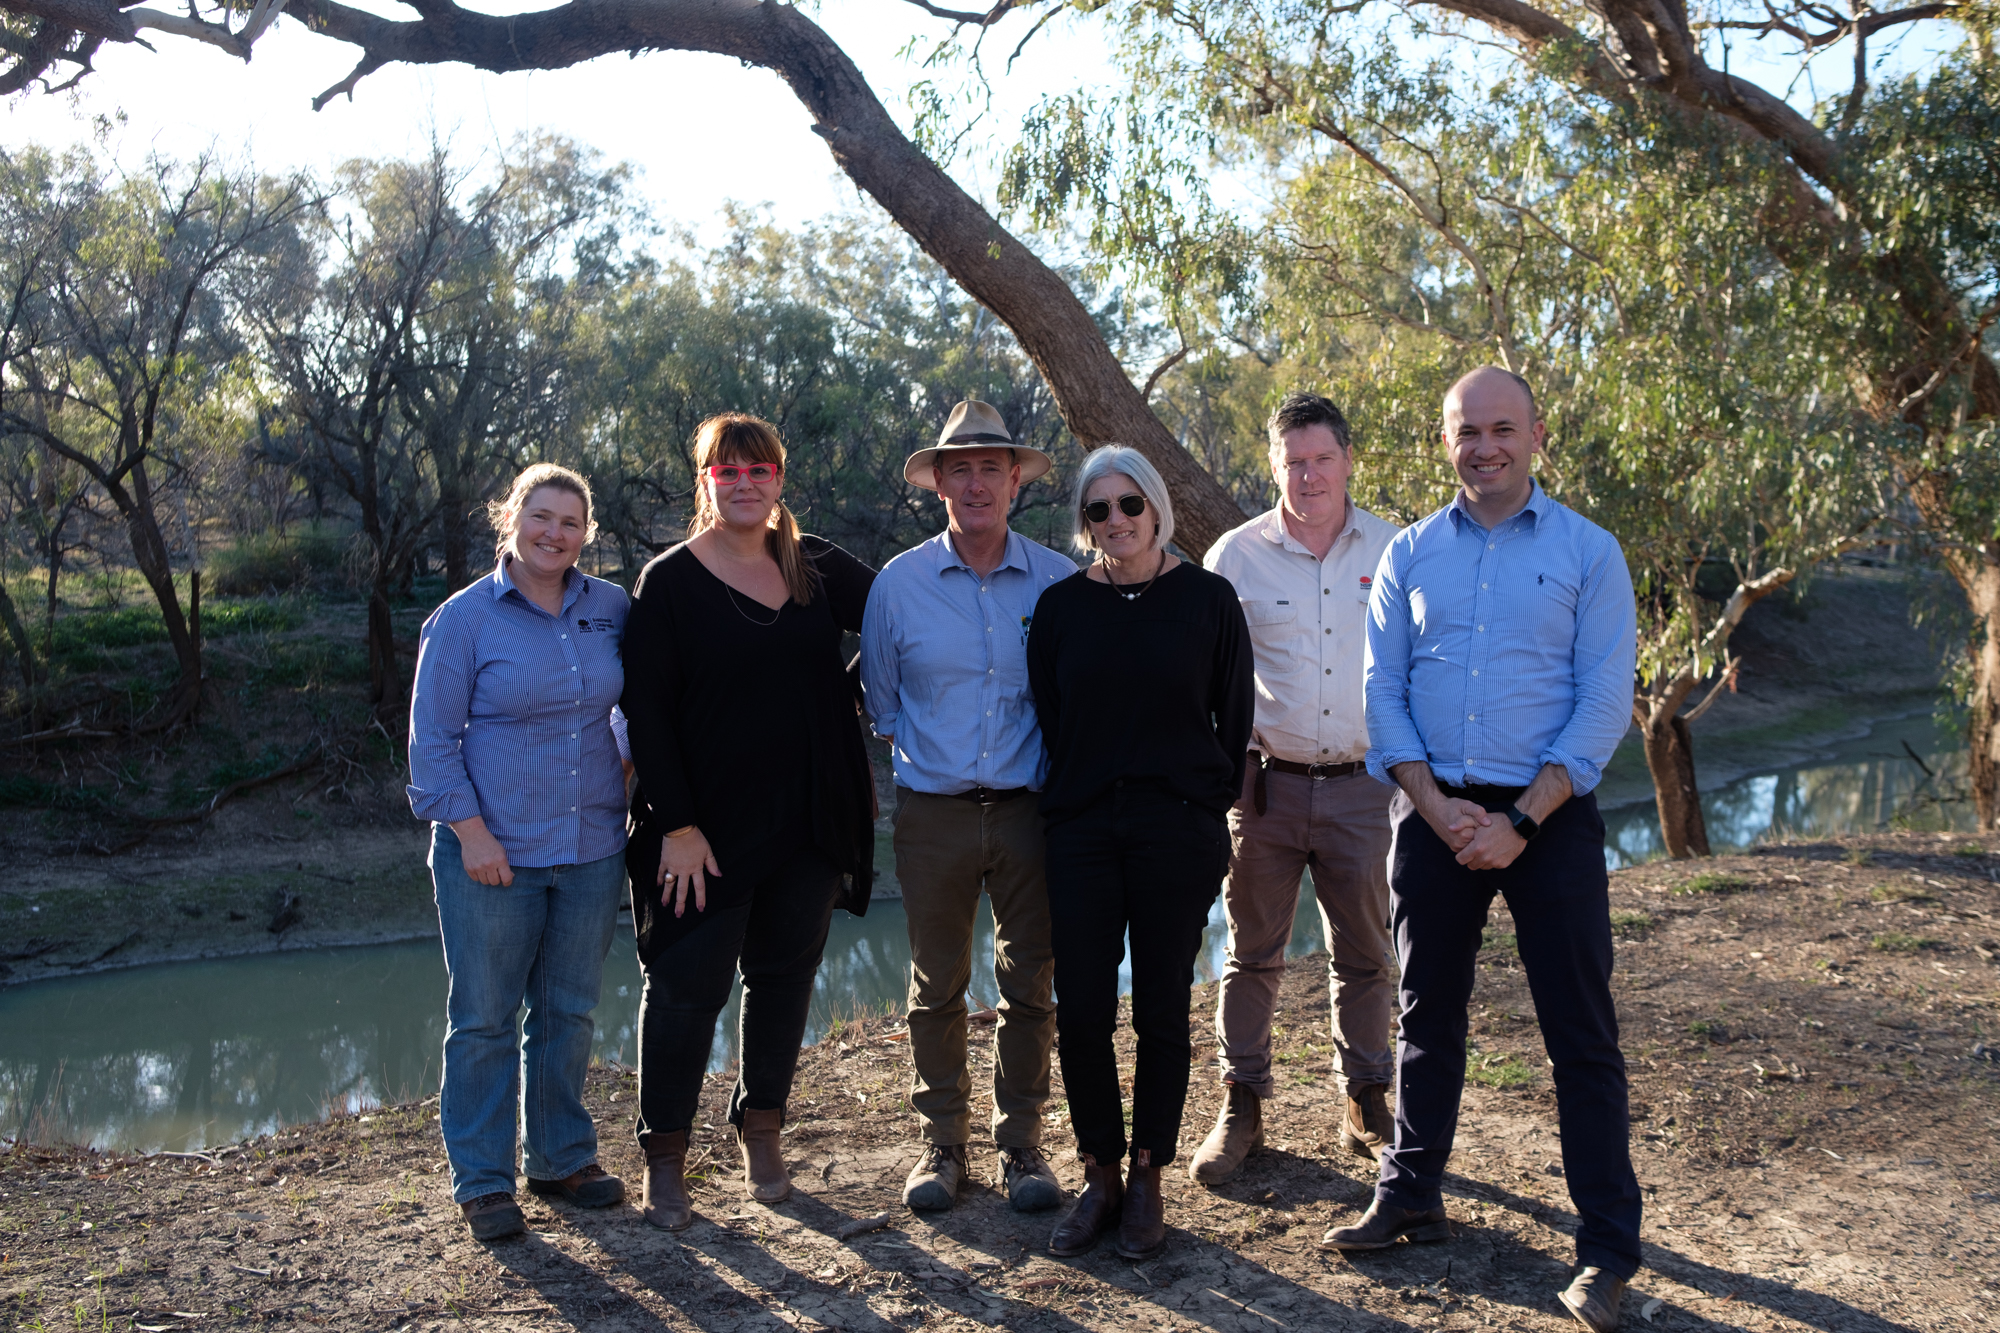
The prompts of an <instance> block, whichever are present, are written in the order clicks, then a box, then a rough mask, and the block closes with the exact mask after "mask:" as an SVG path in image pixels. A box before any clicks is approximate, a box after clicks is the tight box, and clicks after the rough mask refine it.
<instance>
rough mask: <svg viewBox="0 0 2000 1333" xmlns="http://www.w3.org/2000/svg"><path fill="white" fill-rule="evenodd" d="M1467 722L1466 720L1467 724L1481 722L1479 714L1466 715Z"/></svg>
mask: <svg viewBox="0 0 2000 1333" xmlns="http://www.w3.org/2000/svg"><path fill="white" fill-rule="evenodd" d="M1465 720H1466V721H1467V722H1477V721H1478V720H1479V714H1477V713H1467V714H1466V715H1465Z"/></svg>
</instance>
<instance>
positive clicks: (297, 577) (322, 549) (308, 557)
mask: <svg viewBox="0 0 2000 1333" xmlns="http://www.w3.org/2000/svg"><path fill="white" fill-rule="evenodd" d="M345 553H346V540H345V538H343V537H342V536H341V535H340V534H339V533H338V532H337V531H335V530H334V529H333V528H332V527H331V526H329V525H327V524H324V523H311V524H307V525H304V526H302V527H298V528H294V529H292V530H291V531H289V532H278V531H269V532H255V533H250V534H248V535H246V536H242V537H239V538H237V539H236V541H235V542H233V543H231V544H230V545H228V546H225V547H223V548H221V549H220V550H217V551H214V552H211V553H210V554H209V557H208V570H207V574H208V588H209V590H210V591H212V592H213V593H214V594H215V595H217V596H221V597H255V596H257V595H259V594H262V593H274V592H293V591H298V590H303V589H308V588H316V587H318V588H324V587H328V586H331V585H332V584H333V582H334V581H335V580H336V579H337V578H338V577H339V575H340V571H341V565H342V562H343V559H344V557H345Z"/></svg>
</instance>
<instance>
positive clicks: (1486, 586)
mask: <svg viewBox="0 0 2000 1333" xmlns="http://www.w3.org/2000/svg"><path fill="white" fill-rule="evenodd" d="M1479 586H1480V587H1482V588H1490V587H1492V586H1493V585H1492V584H1490V583H1482V584H1480V585H1479Z"/></svg>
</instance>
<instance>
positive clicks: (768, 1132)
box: [736, 1108, 792, 1203]
mask: <svg viewBox="0 0 2000 1333" xmlns="http://www.w3.org/2000/svg"><path fill="white" fill-rule="evenodd" d="M784 1127H785V1113H784V1112H783V1111H752V1110H749V1109H747V1108H746V1109H745V1110H744V1112H743V1124H742V1125H741V1126H740V1127H739V1128H738V1129H737V1131H736V1142H737V1143H738V1144H739V1145H741V1147H742V1149H743V1179H744V1180H745V1181H746V1182H748V1183H749V1186H750V1197H751V1198H753V1199H755V1200H756V1201H757V1202H758V1203H783V1202H784V1201H785V1200H787V1199H789V1198H791V1197H792V1177H791V1173H790V1172H788V1171H786V1170H785V1153H784V1147H783V1145H782V1144H781V1143H780V1142H779V1141H778V1132H779V1131H780V1130H782V1129H783V1128H784Z"/></svg>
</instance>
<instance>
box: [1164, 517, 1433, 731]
mask: <svg viewBox="0 0 2000 1333" xmlns="http://www.w3.org/2000/svg"><path fill="white" fill-rule="evenodd" d="M1347 511H1348V516H1347V526H1346V527H1345V528H1343V529H1342V530H1341V533H1340V536H1339V537H1338V538H1336V539H1335V541H1334V543H1333V549H1331V550H1329V551H1328V552H1327V553H1326V559H1324V560H1316V559H1314V558H1313V553H1312V552H1311V551H1309V550H1307V549H1306V548H1305V546H1304V545H1302V544H1301V543H1300V542H1299V540H1298V539H1297V538H1295V537H1293V536H1292V534H1291V533H1290V532H1289V531H1287V530H1286V528H1285V516H1284V510H1283V508H1282V507H1280V508H1277V509H1273V510H1271V511H1270V512H1269V513H1266V514H1262V515H1259V516H1258V517H1256V518H1253V519H1251V520H1250V521H1249V522H1248V523H1245V524H1244V525H1243V526H1242V527H1240V528H1233V529H1231V530H1230V531H1228V532H1226V533H1224V534H1223V535H1222V536H1221V538H1220V539H1219V540H1217V541H1216V543H1215V545H1213V546H1211V547H1209V548H1208V555H1207V557H1206V558H1205V559H1204V560H1203V562H1202V563H1203V564H1205V565H1207V566H1208V568H1209V569H1211V570H1213V571H1214V572H1215V573H1217V574H1220V575H1222V577H1224V578H1226V579H1228V580H1229V581H1230V583H1232V584H1234V585H1235V587H1236V596H1237V597H1238V598H1239V599H1240V600H1241V601H1242V603H1243V616H1244V619H1246V620H1248V621H1249V622H1250V641H1251V643H1252V644H1253V645H1254V647H1255V650H1256V656H1257V723H1256V727H1255V730H1254V731H1253V733H1252V736H1253V739H1254V743H1255V744H1256V746H1257V748H1258V749H1259V750H1261V751H1263V752H1264V754H1265V755H1267V756H1268V757H1270V758H1273V759H1286V760H1290V761H1291V762H1292V763H1295V764H1339V763H1346V762H1349V761H1352V760H1359V759H1364V758H1366V757H1367V755H1368V723H1367V720H1366V718H1365V717H1364V715H1363V708H1362V693H1361V688H1362V656H1363V652H1364V650H1365V648H1366V646H1367V623H1368V591H1369V587H1370V585H1371V583H1372V582H1373V579H1374V576H1375V566H1376V564H1377V563H1378V562H1379V561H1380V560H1381V558H1382V552H1383V550H1384V549H1386V548H1387V547H1388V545H1389V543H1390V541H1391V540H1393V539H1394V538H1395V536H1396V533H1397V532H1399V531H1400V529H1399V528H1397V526H1396V525H1395V524H1393V523H1391V522H1389V521H1388V520H1386V519H1381V518H1377V517H1375V515H1373V514H1371V513H1369V512H1368V511H1367V510H1365V509H1362V508H1361V507H1360V506H1359V505H1356V504H1355V503H1353V501H1352V500H1350V501H1349V502H1348V506H1347Z"/></svg>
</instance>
